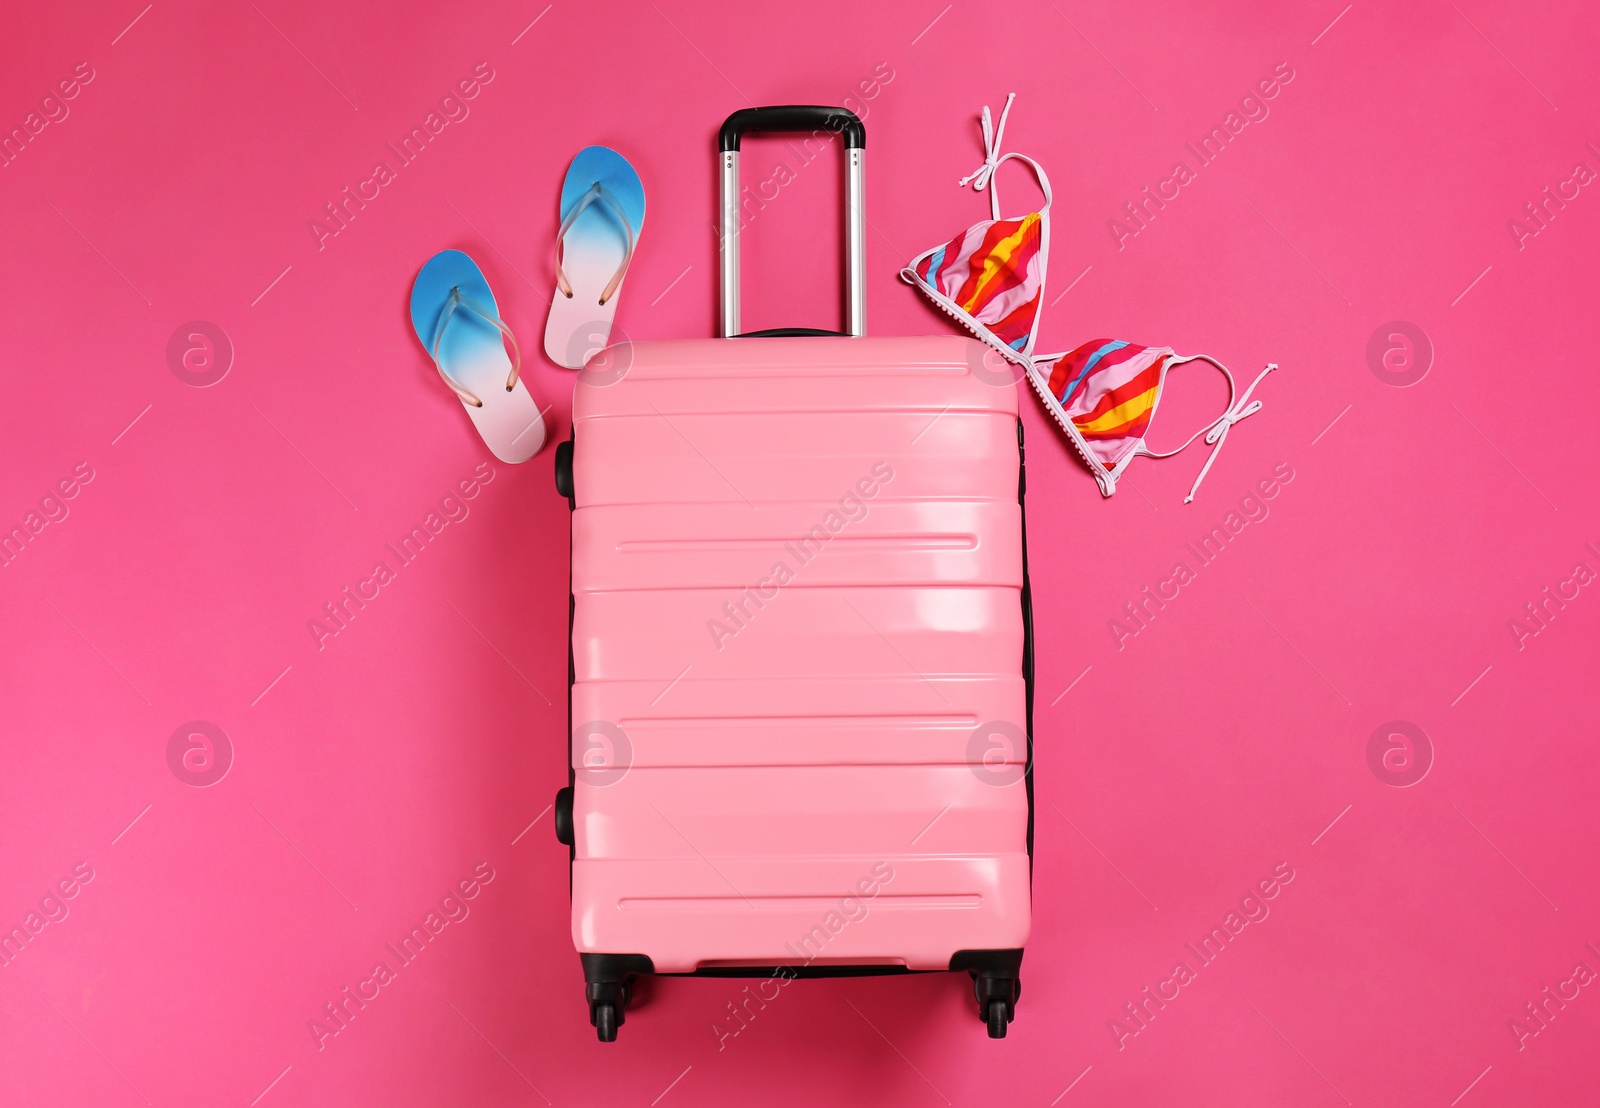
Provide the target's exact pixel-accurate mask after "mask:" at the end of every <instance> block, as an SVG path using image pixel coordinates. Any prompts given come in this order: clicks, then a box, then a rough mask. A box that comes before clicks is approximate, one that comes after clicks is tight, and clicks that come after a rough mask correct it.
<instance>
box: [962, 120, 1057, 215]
mask: <svg viewBox="0 0 1600 1108" xmlns="http://www.w3.org/2000/svg"><path fill="white" fill-rule="evenodd" d="M1016 98H1017V94H1016V93H1014V92H1012V93H1007V94H1006V106H1005V107H1004V108H1001V109H1000V125H999V126H998V127H996V126H995V125H994V121H993V119H992V117H991V116H990V115H989V106H988V105H987V104H985V105H984V106H983V153H984V157H983V164H982V165H980V166H979V167H978V168H977V169H975V170H973V171H972V172H971V173H969V174H967V175H966V176H965V177H963V178H961V180H960V181H958V182H957V184H958V185H961V186H963V187H964V186H966V185H969V184H970V185H971V186H972V187H973V189H974V190H976V191H978V192H982V191H984V190H985V189H988V190H989V212H990V215H991V218H994V219H1000V218H1001V215H1000V189H999V187H998V186H997V185H996V184H995V183H994V175H995V170H997V169H999V168H1000V165H1001V163H1002V162H1007V161H1010V160H1011V159H1013V158H1015V159H1016V160H1017V161H1019V162H1026V163H1027V164H1028V167H1029V168H1031V169H1032V170H1033V175H1034V176H1035V177H1036V178H1038V181H1039V189H1040V191H1042V192H1043V193H1044V206H1043V207H1041V208H1040V209H1039V210H1040V211H1041V212H1043V211H1045V210H1047V209H1048V208H1049V207H1050V178H1049V177H1048V176H1047V175H1046V174H1045V171H1044V170H1043V169H1042V168H1041V167H1040V165H1039V163H1038V162H1036V161H1034V160H1033V159H1032V158H1030V157H1028V156H1027V155H1026V154H1014V153H1013V154H1002V153H1000V144H1001V142H1002V141H1004V138H1005V133H1006V116H1008V115H1010V114H1011V102H1012V101H1013V100H1015V99H1016Z"/></svg>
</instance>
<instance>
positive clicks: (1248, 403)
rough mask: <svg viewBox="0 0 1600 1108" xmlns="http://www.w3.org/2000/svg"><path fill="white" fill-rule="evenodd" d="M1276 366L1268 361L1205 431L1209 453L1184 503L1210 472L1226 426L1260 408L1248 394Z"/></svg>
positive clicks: (1224, 439)
mask: <svg viewBox="0 0 1600 1108" xmlns="http://www.w3.org/2000/svg"><path fill="white" fill-rule="evenodd" d="M1277 368H1278V363H1277V362H1268V363H1267V368H1266V369H1263V370H1262V371H1261V372H1260V373H1258V374H1257V375H1256V379H1255V380H1254V381H1251V382H1250V387H1249V388H1247V389H1245V390H1244V392H1242V393H1240V394H1239V398H1238V399H1237V400H1235V401H1234V402H1233V403H1232V404H1230V405H1229V406H1228V410H1227V411H1225V412H1223V413H1222V415H1220V416H1218V417H1217V421H1216V422H1215V423H1213V424H1212V425H1211V429H1210V430H1208V431H1207V432H1206V445H1207V446H1209V447H1211V453H1210V454H1209V455H1207V456H1206V464H1205V465H1203V466H1201V467H1200V475H1199V476H1198V477H1196V478H1195V479H1194V485H1193V487H1192V488H1190V489H1189V495H1188V496H1186V497H1184V498H1183V502H1184V503H1185V504H1187V503H1189V502H1190V501H1192V500H1193V499H1194V494H1195V493H1197V492H1199V491H1200V482H1201V481H1204V480H1205V479H1206V474H1207V473H1210V472H1211V463H1212V462H1214V461H1216V460H1217V452H1218V451H1220V450H1221V449H1222V444H1223V443H1224V442H1226V441H1227V440H1228V428H1230V427H1232V426H1233V425H1234V424H1235V423H1238V422H1239V421H1240V420H1241V419H1245V418H1247V417H1249V416H1253V415H1255V414H1256V413H1257V412H1259V411H1260V410H1261V401H1259V400H1251V399H1250V394H1251V393H1252V392H1254V391H1255V387H1256V386H1257V385H1259V384H1260V383H1261V379H1262V378H1263V377H1265V376H1266V375H1267V374H1269V373H1271V372H1272V371H1273V370H1275V369H1277Z"/></svg>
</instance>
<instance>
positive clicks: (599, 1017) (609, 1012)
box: [589, 1004, 1006, 1043]
mask: <svg viewBox="0 0 1600 1108" xmlns="http://www.w3.org/2000/svg"><path fill="white" fill-rule="evenodd" d="M589 1022H591V1023H593V1024H594V1030H595V1034H597V1035H599V1036H600V1041H601V1042H603V1043H614V1042H616V1041H617V1024H618V1023H619V1022H620V1021H619V1019H618V1018H617V1006H616V1005H615V1004H595V1005H593V1006H592V1010H591V1011H590V1013H589ZM989 1033H990V1034H991V1035H992V1034H994V1032H993V1031H992V1030H991V1031H990V1032H989ZM1005 1033H1006V1032H1005V1026H1004V1024H1002V1025H1001V1028H1000V1034H1002V1035H1004V1034H1005Z"/></svg>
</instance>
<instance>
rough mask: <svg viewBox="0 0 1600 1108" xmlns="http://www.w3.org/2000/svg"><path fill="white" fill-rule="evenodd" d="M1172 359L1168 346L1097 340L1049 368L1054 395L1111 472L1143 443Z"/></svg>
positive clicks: (1087, 444)
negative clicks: (1165, 371)
mask: <svg viewBox="0 0 1600 1108" xmlns="http://www.w3.org/2000/svg"><path fill="white" fill-rule="evenodd" d="M1171 357H1172V348H1171V347H1167V346H1135V345H1134V344H1133V343H1130V342H1123V341H1121V340H1120V339H1094V340H1092V341H1090V342H1086V343H1084V344H1083V345H1082V346H1080V347H1078V348H1077V349H1076V350H1074V351H1072V352H1071V353H1069V354H1064V355H1062V357H1061V359H1060V360H1059V361H1058V362H1056V363H1055V366H1054V367H1053V368H1052V369H1051V371H1050V382H1049V387H1050V393H1051V395H1053V396H1054V397H1055V398H1056V399H1057V400H1058V401H1060V402H1061V408H1062V411H1063V412H1065V413H1066V416H1067V418H1068V419H1070V420H1071V421H1072V425H1073V426H1074V427H1076V428H1077V429H1078V433H1079V434H1080V435H1082V436H1083V440H1084V445H1085V446H1087V447H1088V448H1089V451H1090V453H1092V454H1093V455H1094V456H1095V457H1096V458H1097V459H1098V460H1099V461H1100V463H1101V464H1102V465H1104V466H1105V467H1106V468H1107V469H1115V468H1116V465H1117V463H1118V462H1120V461H1122V459H1123V458H1124V457H1126V456H1127V454H1128V453H1129V452H1130V451H1131V450H1133V449H1134V448H1135V447H1137V446H1138V445H1139V443H1140V442H1141V441H1143V439H1144V436H1145V432H1146V430H1148V428H1149V426H1150V414H1151V413H1152V412H1153V411H1155V406H1156V397H1157V395H1159V393H1160V392H1161V375H1162V371H1163V369H1164V368H1165V366H1166V365H1167V362H1168V359H1170V358H1171Z"/></svg>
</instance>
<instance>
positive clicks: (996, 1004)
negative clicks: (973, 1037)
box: [988, 1000, 1007, 1039]
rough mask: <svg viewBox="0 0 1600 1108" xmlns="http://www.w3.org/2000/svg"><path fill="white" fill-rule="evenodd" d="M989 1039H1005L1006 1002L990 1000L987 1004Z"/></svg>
mask: <svg viewBox="0 0 1600 1108" xmlns="http://www.w3.org/2000/svg"><path fill="white" fill-rule="evenodd" d="M988 1022H989V1038H991V1039H1003V1038H1005V1037H1006V1023H1007V1020H1006V1002H1005V1001H1003V1000H991V1001H990V1002H989V1015H988Z"/></svg>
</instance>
